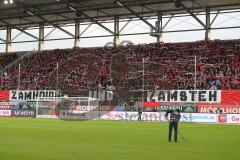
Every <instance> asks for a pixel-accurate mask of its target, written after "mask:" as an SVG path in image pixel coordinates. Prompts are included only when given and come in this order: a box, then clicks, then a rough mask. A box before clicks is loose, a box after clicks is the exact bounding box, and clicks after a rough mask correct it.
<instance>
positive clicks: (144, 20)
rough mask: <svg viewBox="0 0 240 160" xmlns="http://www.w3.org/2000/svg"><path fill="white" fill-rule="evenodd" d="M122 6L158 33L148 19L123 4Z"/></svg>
mask: <svg viewBox="0 0 240 160" xmlns="http://www.w3.org/2000/svg"><path fill="white" fill-rule="evenodd" d="M121 5H122V6H123V7H125V8H126V9H127V10H129V11H130V12H131V13H132V14H134V15H135V16H136V17H137V18H139V19H140V20H142V21H143V22H144V23H146V24H147V25H148V26H149V27H150V28H151V29H152V30H155V31H157V28H156V27H154V26H153V25H152V24H151V23H149V22H148V21H147V20H146V19H144V18H143V17H142V16H141V15H140V14H138V13H136V12H135V11H134V10H132V9H131V8H130V7H128V6H127V5H125V4H123V3H121Z"/></svg>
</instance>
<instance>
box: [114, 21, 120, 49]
mask: <svg viewBox="0 0 240 160" xmlns="http://www.w3.org/2000/svg"><path fill="white" fill-rule="evenodd" d="M113 43H114V47H119V45H120V39H119V17H115V19H114V38H113Z"/></svg>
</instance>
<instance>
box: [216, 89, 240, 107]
mask: <svg viewBox="0 0 240 160" xmlns="http://www.w3.org/2000/svg"><path fill="white" fill-rule="evenodd" d="M221 97H222V98H221V104H228V105H230V104H233V105H235V104H240V90H223V91H222V96H221Z"/></svg>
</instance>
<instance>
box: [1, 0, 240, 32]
mask: <svg viewBox="0 0 240 160" xmlns="http://www.w3.org/2000/svg"><path fill="white" fill-rule="evenodd" d="M13 1H14V3H13V4H8V5H6V4H4V0H0V27H1V28H3V27H5V26H7V25H12V26H21V27H30V26H36V25H38V24H39V23H44V24H49V25H53V24H67V23H74V21H75V20H76V19H80V21H81V22H94V21H102V20H112V19H114V17H116V16H118V17H119V18H120V19H128V18H136V17H138V16H156V15H157V13H162V14H163V15H172V14H185V13H187V11H186V10H185V9H183V8H181V7H179V8H176V6H175V3H174V0H121V1H114V0H13ZM182 1H183V3H184V5H185V6H186V7H187V8H189V9H190V10H191V11H192V12H195V13H197V12H203V11H205V10H206V8H210V9H211V11H221V10H234V9H240V0H224V1H222V0H182ZM76 13H78V14H76Z"/></svg>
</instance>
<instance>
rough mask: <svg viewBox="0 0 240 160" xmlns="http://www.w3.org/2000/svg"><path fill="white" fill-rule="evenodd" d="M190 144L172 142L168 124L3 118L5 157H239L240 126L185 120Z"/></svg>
mask: <svg viewBox="0 0 240 160" xmlns="http://www.w3.org/2000/svg"><path fill="white" fill-rule="evenodd" d="M179 127H180V132H181V133H182V135H184V136H185V138H186V139H187V140H188V141H189V143H186V142H184V141H183V140H182V139H181V137H179V142H178V143H177V144H175V143H174V142H172V143H168V141H167V123H137V122H119V121H116V122H115V121H83V122H79V121H75V122H74V121H69V122H66V121H61V120H47V119H21V118H20V119H17V118H1V119H0V159H1V160H77V159H81V160H155V159H156V160H161V159H163V160H239V157H240V152H239V148H240V126H235V125H212V124H195V123H180V124H179Z"/></svg>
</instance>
